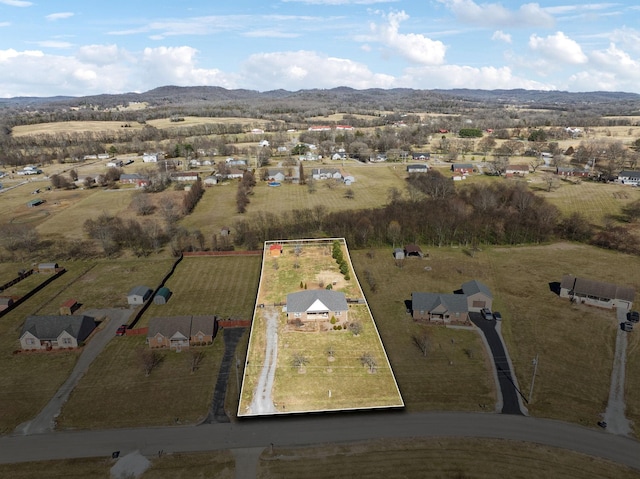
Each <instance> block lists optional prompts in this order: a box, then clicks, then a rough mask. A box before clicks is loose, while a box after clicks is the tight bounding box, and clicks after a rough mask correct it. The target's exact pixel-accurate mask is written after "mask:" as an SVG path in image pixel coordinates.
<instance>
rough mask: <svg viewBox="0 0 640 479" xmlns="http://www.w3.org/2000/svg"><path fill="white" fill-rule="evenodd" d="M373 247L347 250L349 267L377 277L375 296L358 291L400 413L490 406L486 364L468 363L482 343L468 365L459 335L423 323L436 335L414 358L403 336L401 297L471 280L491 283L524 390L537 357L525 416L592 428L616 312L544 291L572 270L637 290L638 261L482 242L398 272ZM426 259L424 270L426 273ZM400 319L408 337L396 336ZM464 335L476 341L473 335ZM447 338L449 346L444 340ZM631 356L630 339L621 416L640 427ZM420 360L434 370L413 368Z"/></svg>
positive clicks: (599, 409) (603, 392)
mask: <svg viewBox="0 0 640 479" xmlns="http://www.w3.org/2000/svg"><path fill="white" fill-rule="evenodd" d="M374 252H375V254H374V257H373V258H369V257H368V255H367V254H366V252H364V251H356V252H354V253H353V259H354V264H355V265H356V271H357V272H358V274H359V276H360V277H362V272H363V271H364V270H365V269H368V270H369V271H371V273H372V274H373V275H374V277H375V278H376V280H377V285H378V289H377V292H376V293H371V292H370V291H369V290H368V289H367V288H365V294H367V298H368V302H369V304H370V306H371V309H372V312H373V314H374V317H375V318H376V322H377V324H378V327H379V329H380V333H381V336H382V340H383V342H384V344H385V347H386V349H387V351H388V354H389V358H390V361H391V365H392V367H393V370H394V373H395V374H396V377H397V380H398V383H399V386H400V390H401V392H402V394H403V397H404V398H405V402H406V404H407V408H408V409H412V408H416V409H456V408H465V409H475V408H477V407H478V403H485V404H490V405H491V404H493V403H492V399H491V398H492V387H493V384H492V382H491V380H490V378H489V376H488V371H489V370H488V368H484V366H485V363H484V362H481V364H478V365H476V367H477V368H478V369H475V370H473V369H471V367H472V366H473V364H474V363H475V362H477V361H478V359H477V358H478V357H480V354H482V353H483V351H482V345H481V343H479V342H477V343H476V345H475V346H474V347H472V348H471V349H474V351H476V352H477V353H480V354H475V355H474V358H475V360H474V361H471V360H470V359H469V358H468V357H465V355H464V354H463V352H462V351H460V349H463V348H465V349H466V348H469V347H468V346H463V345H461V346H458V341H459V339H457V337H456V336H454V334H456V333H457V331H454V330H448V329H444V328H442V327H438V326H429V327H428V331H430V333H431V334H432V335H434V339H432V345H433V346H432V349H433V350H434V352H433V353H432V354H431V355H430V356H427V358H422V357H421V356H420V354H419V352H418V351H417V348H416V347H415V346H413V345H412V344H411V341H410V333H409V331H411V329H409V328H415V327H417V325H416V324H415V323H413V321H412V320H411V319H410V318H409V316H408V315H407V314H406V313H405V305H404V301H405V300H407V299H410V297H411V292H412V291H432V292H451V291H454V290H456V289H458V288H459V287H460V284H461V283H462V282H464V281H467V280H469V279H473V278H475V279H478V280H480V281H482V282H484V283H485V284H487V285H488V286H489V288H490V289H491V291H492V292H493V294H494V309H495V310H499V311H501V312H502V313H503V317H504V320H503V324H502V332H503V336H504V338H505V341H506V343H507V347H508V350H509V354H510V356H511V359H512V362H513V365H514V368H515V373H516V376H517V377H518V382H519V384H520V387H521V389H522V390H523V393H524V394H525V395H526V396H528V395H529V392H530V391H529V388H530V383H531V377H532V374H533V365H532V360H533V359H534V358H535V357H536V354H538V355H539V363H538V370H537V376H536V381H535V390H534V394H533V396H532V402H531V403H529V404H528V405H527V407H528V409H529V412H530V413H531V414H532V415H534V416H536V415H537V416H544V417H551V418H557V419H563V420H568V421H571V422H577V423H580V424H584V425H587V426H590V427H593V426H594V425H595V423H596V422H597V421H598V420H600V414H601V413H603V412H604V410H605V407H606V402H607V398H608V394H609V383H610V373H611V369H612V366H613V347H614V341H615V335H616V333H617V327H618V325H617V323H616V321H615V313H614V312H612V311H608V310H603V309H599V308H591V307H586V306H575V305H571V304H570V303H568V302H566V301H565V300H562V299H560V298H559V297H558V296H556V295H555V294H554V293H552V292H551V290H550V286H549V283H551V282H554V281H560V279H561V276H562V274H564V273H571V274H574V275H576V276H585V277H590V278H594V279H598V280H601V281H608V282H614V283H616V282H617V283H621V284H626V285H630V286H634V287H635V288H636V290H638V289H640V276H638V274H637V268H638V265H639V263H640V260H638V258H637V257H633V256H629V255H623V254H620V253H615V252H610V251H606V250H601V249H597V248H594V247H589V246H585V245H580V244H570V243H557V244H551V245H544V246H543V245H541V246H532V247H526V246H525V247H517V248H488V249H486V250H485V251H482V252H480V253H478V254H476V255H475V257H473V258H472V257H471V256H470V255H467V254H466V253H465V252H464V251H463V250H461V249H447V248H442V249H437V248H434V249H432V250H430V259H428V260H427V259H424V260H417V259H416V260H414V259H412V260H411V261H409V260H407V261H405V266H404V268H402V269H400V268H397V267H394V265H393V264H394V262H393V259H392V258H391V249H390V248H389V249H385V250H375V251H374ZM425 265H428V266H430V267H431V268H432V269H431V271H425V270H424V266H425ZM399 325H402V327H403V328H404V329H405V330H406V331H407V333H405V334H399V332H398V330H399V327H398V326H399ZM442 332H443V334H442V335H439V336H436V335H437V334H439V333H442ZM469 334H471V335H472V336H474V337H476V334H475V333H469ZM448 337H450V338H451V339H454V342H453V343H450V342H447V340H446V338H448ZM630 338H631V335H630ZM436 344H437V345H438V346H437V347H436ZM455 352H457V354H458V358H454V360H453V365H451V366H448V364H449V362H448V361H447V360H446V358H443V357H442V356H441V354H444V353H449V354H453V353H455ZM637 355H638V342H637V339H632V338H631V346H630V355H629V361H628V363H627V379H628V383H627V388H626V391H627V397H626V399H627V404H628V405H629V408H628V411H627V413H628V416H629V417H630V419H632V420H633V421H634V422H635V423H636V424H640V416H638V408H637V406H636V404H637V403H638V401H639V398H638V391H640V389H639V388H637V387H635V388H634V387H633V386H637V385H638V382H639V381H640V369H639V366H638V362H637V361H635V362H634V361H633V358H636V357H637ZM419 361H422V362H423V363H427V364H429V365H430V366H433V367H428V368H424V367H423V368H420V369H417V368H416V364H420V363H419ZM465 361H466V363H465ZM454 368H456V369H454ZM483 368H484V370H483ZM448 370H449V371H451V372H449V371H448ZM417 371H420V372H419V373H418V372H417ZM483 371H484V372H483ZM418 375H419V376H420V377H419V378H418V377H416V376H418ZM436 385H437V386H436ZM449 390H451V392H448V391H449ZM428 393H431V395H428ZM449 398H450V399H451V400H450V401H449V404H447V402H446V400H447V399H449ZM636 430H637V429H636Z"/></svg>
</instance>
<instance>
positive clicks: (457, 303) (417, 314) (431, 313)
mask: <svg viewBox="0 0 640 479" xmlns="http://www.w3.org/2000/svg"><path fill="white" fill-rule="evenodd" d="M411 309H412V316H413V319H415V320H416V321H420V320H427V321H434V322H442V323H450V322H465V321H467V320H468V319H469V310H468V308H467V298H466V296H465V295H463V294H454V293H445V294H441V293H412V294H411Z"/></svg>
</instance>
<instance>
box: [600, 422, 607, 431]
mask: <svg viewBox="0 0 640 479" xmlns="http://www.w3.org/2000/svg"><path fill="white" fill-rule="evenodd" d="M598 426H600V427H601V428H602V429H606V428H607V422H606V421H598Z"/></svg>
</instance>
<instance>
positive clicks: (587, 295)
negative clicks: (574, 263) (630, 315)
mask: <svg viewBox="0 0 640 479" xmlns="http://www.w3.org/2000/svg"><path fill="white" fill-rule="evenodd" d="M634 296H635V290H634V289H633V288H632V287H630V286H619V285H616V284H612V283H605V282H602V281H596V280H593V279H587V278H576V277H574V276H572V275H569V274H566V275H564V276H563V277H562V281H561V282H560V297H561V298H569V299H570V300H571V301H572V302H576V303H584V304H588V305H590V306H598V307H601V308H608V309H612V308H625V309H631V308H632V306H633V298H634Z"/></svg>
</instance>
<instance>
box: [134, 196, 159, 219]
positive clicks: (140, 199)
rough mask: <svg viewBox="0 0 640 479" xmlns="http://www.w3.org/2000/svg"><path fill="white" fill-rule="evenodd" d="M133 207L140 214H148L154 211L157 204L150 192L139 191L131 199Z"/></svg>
mask: <svg viewBox="0 0 640 479" xmlns="http://www.w3.org/2000/svg"><path fill="white" fill-rule="evenodd" d="M131 207H132V208H133V210H134V211H135V212H136V214H137V215H138V216H147V215H150V214H152V213H153V211H154V210H155V206H154V205H153V202H152V201H151V198H150V197H149V194H148V193H143V192H140V193H137V194H136V195H135V196H134V197H133V199H132V200H131Z"/></svg>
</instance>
